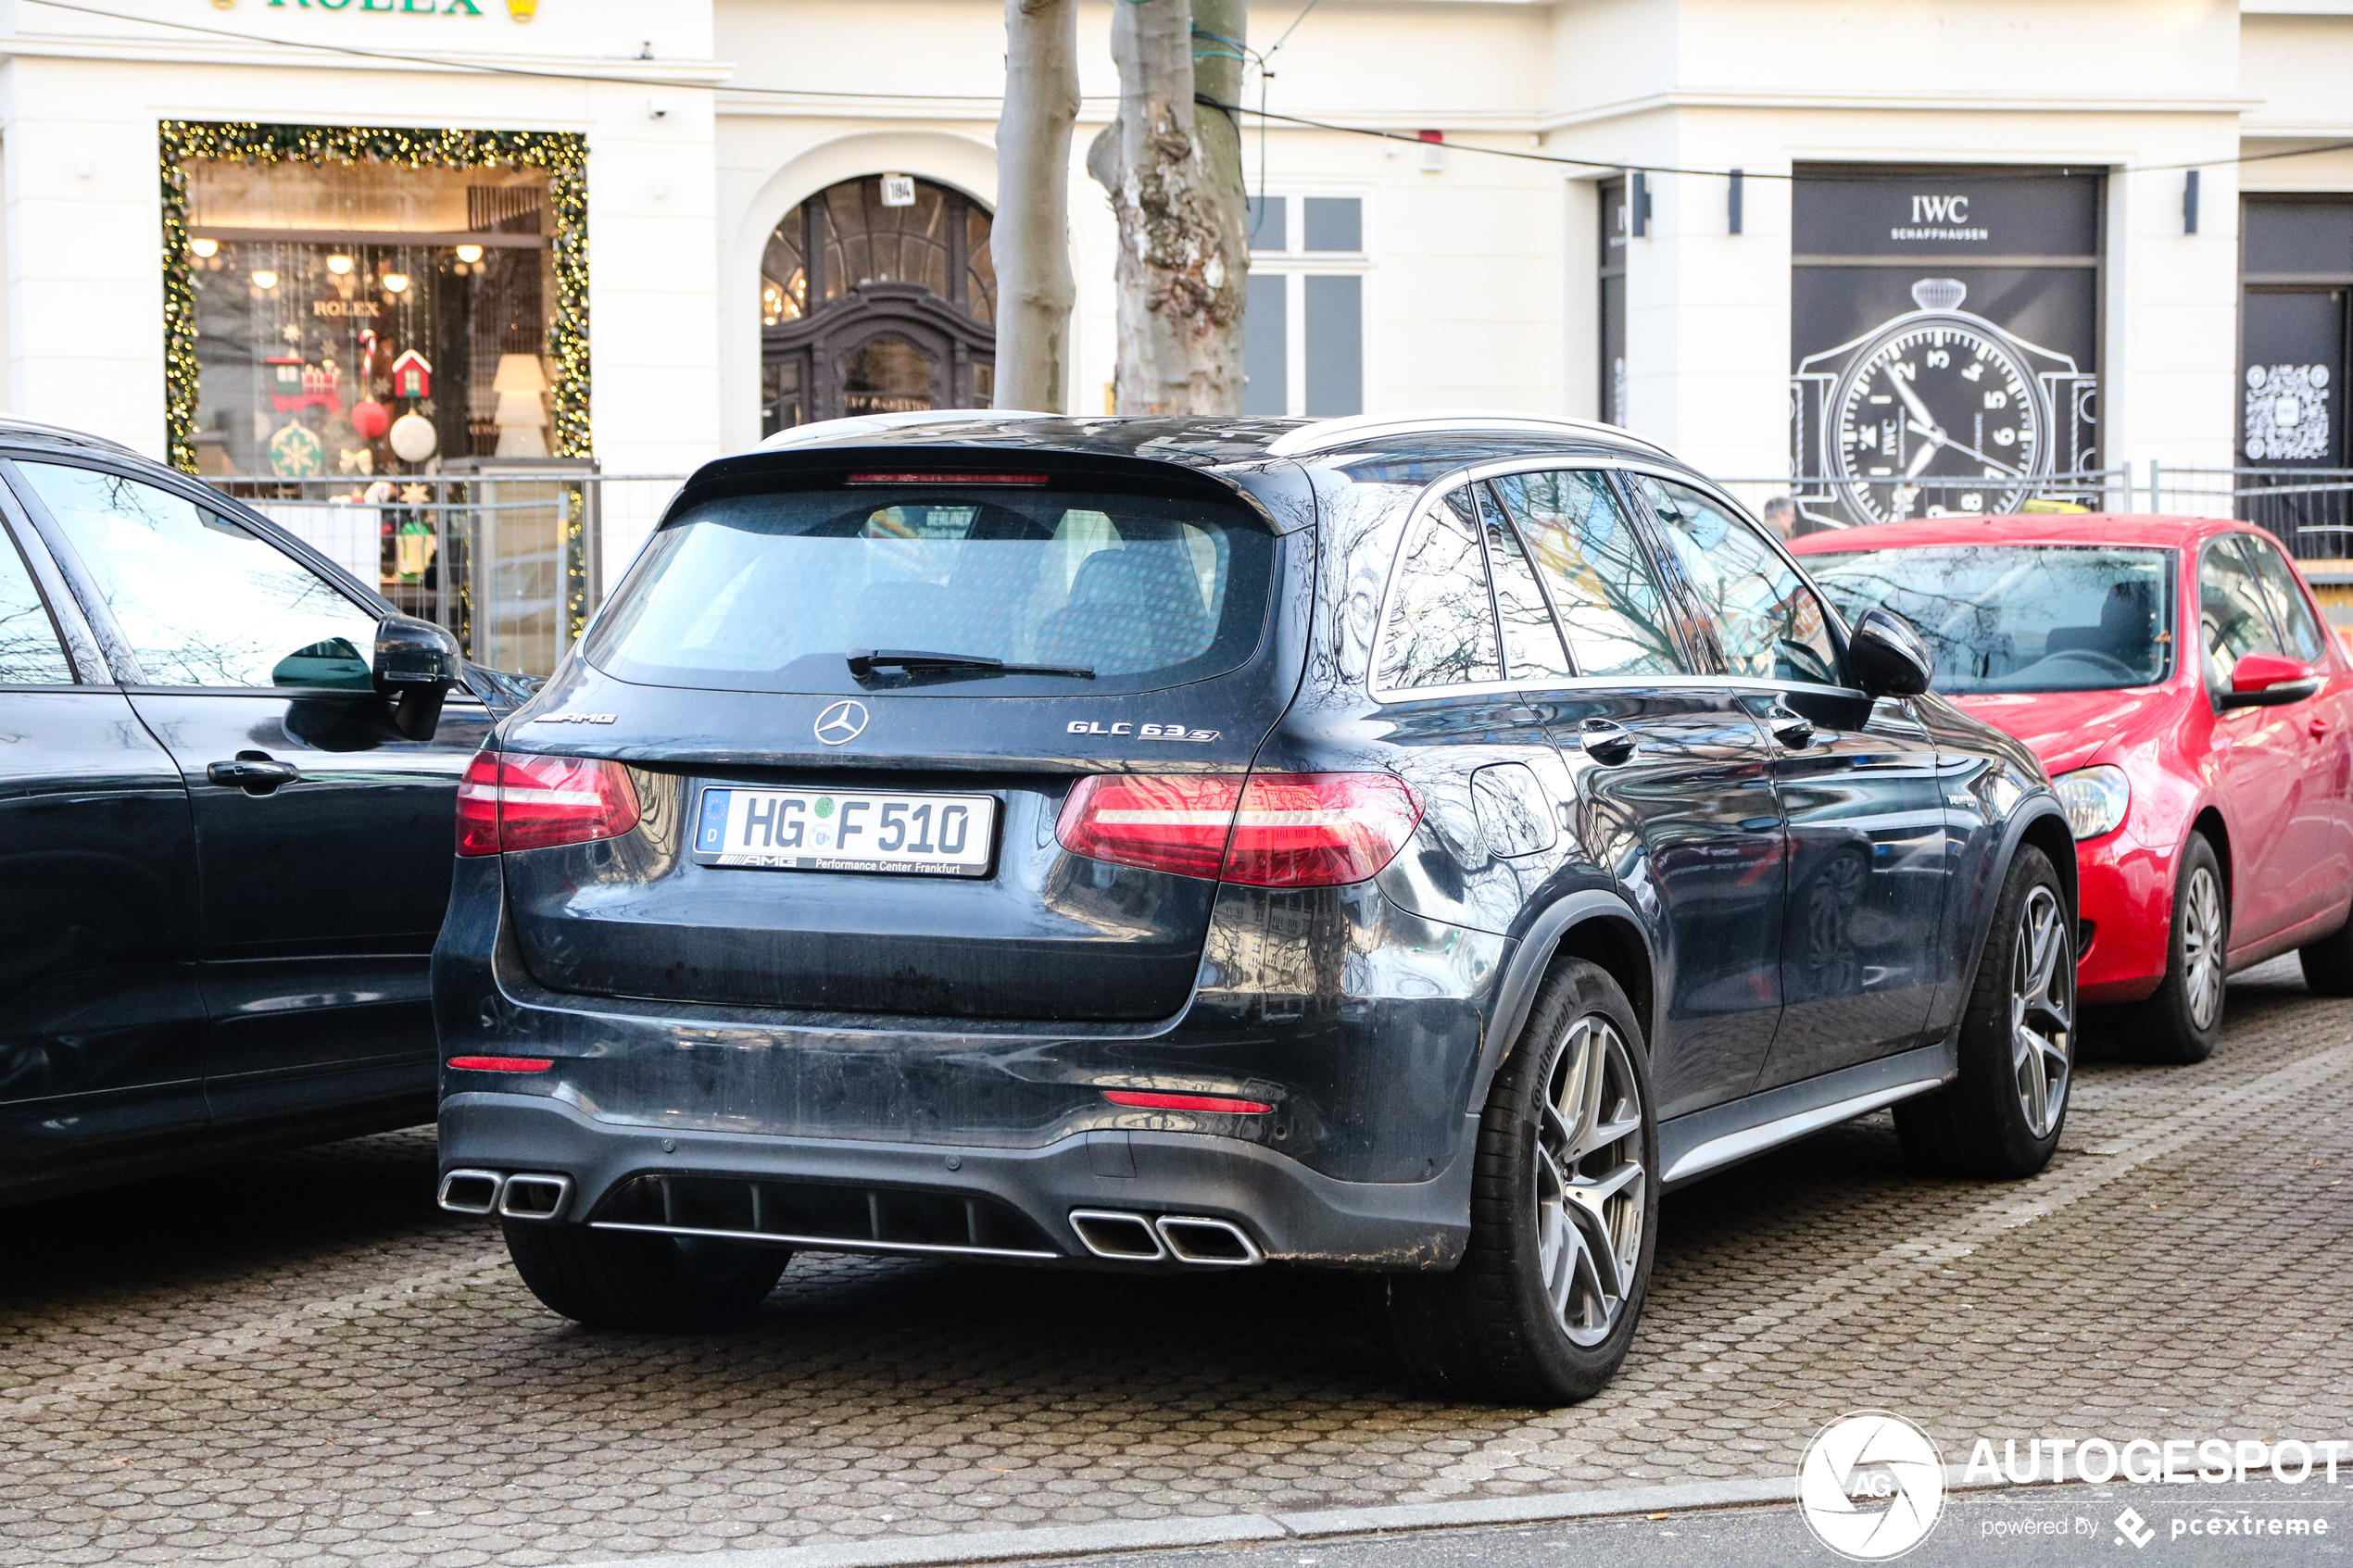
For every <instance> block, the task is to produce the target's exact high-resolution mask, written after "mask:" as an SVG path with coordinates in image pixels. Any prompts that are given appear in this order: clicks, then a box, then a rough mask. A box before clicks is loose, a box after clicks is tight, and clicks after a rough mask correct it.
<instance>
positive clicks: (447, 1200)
mask: <svg viewBox="0 0 2353 1568" xmlns="http://www.w3.org/2000/svg"><path fill="white" fill-rule="evenodd" d="M437 1201H439V1203H440V1205H441V1207H443V1208H444V1209H447V1210H449V1211H450V1212H451V1213H453V1214H496V1215H497V1216H498V1217H499V1218H501V1219H506V1220H560V1219H561V1218H563V1213H564V1210H565V1209H566V1208H568V1207H569V1206H570V1205H571V1203H572V1178H571V1177H570V1176H566V1175H562V1174H560V1173H554V1172H537V1171H525V1172H520V1173H516V1174H514V1175H511V1176H510V1175H508V1174H506V1173H504V1172H500V1171H462V1170H461V1171H452V1172H450V1173H448V1174H447V1175H446V1176H444V1177H442V1178H441V1192H440V1194H439V1197H438V1199H437Z"/></svg>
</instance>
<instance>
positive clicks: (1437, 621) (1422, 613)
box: [1378, 490, 1504, 691]
mask: <svg viewBox="0 0 2353 1568" xmlns="http://www.w3.org/2000/svg"><path fill="white" fill-rule="evenodd" d="M1378 671H1379V674H1378V684H1379V685H1380V686H1381V687H1382V688H1384V689H1385V690H1389V691H1413V690H1416V689H1417V688H1419V687H1423V686H1453V685H1462V684H1467V683H1471V682H1477V681H1500V680H1502V679H1503V678H1504V669H1503V659H1502V657H1501V655H1500V653H1499V651H1498V649H1497V647H1496V641H1495V608H1494V603H1493V600H1492V599H1491V597H1490V596H1489V593H1488V586H1487V560H1486V557H1485V555H1484V554H1483V553H1482V552H1481V550H1480V549H1479V544H1478V523H1477V521H1476V520H1475V519H1474V518H1473V517H1472V515H1471V506H1470V502H1469V498H1468V495H1467V493H1466V492H1465V491H1461V490H1457V491H1455V492H1454V493H1453V495H1449V496H1448V497H1447V498H1446V500H1445V501H1444V502H1443V503H1441V504H1440V505H1438V506H1435V507H1432V508H1429V509H1428V511H1427V512H1425V513H1424V514H1423V516H1422V521H1421V522H1420V523H1419V524H1418V525H1416V529H1415V531H1414V533H1413V534H1412V535H1411V537H1410V539H1409V541H1408V543H1407V545H1406V546H1405V555H1404V558H1403V561H1401V562H1400V564H1399V569H1398V573H1397V587H1396V589H1395V591H1394V592H1393V593H1392V594H1391V595H1390V608H1389V624H1388V626H1387V628H1386V630H1385V632H1384V634H1383V636H1382V639H1381V653H1380V659H1379V663H1378Z"/></svg>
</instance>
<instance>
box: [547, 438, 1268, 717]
mask: <svg viewBox="0 0 2353 1568" xmlns="http://www.w3.org/2000/svg"><path fill="white" fill-rule="evenodd" d="M1274 558H1275V550H1274V542H1273V538H1272V536H1271V535H1269V534H1268V533H1266V531H1265V528H1264V527H1262V526H1260V525H1258V524H1257V523H1256V522H1255V521H1254V520H1253V519H1252V518H1251V517H1250V516H1249V514H1247V513H1245V512H1243V511H1242V510H1241V508H1239V507H1234V506H1227V505H1221V504H1218V503H1215V502H1212V501H1202V500H1195V499H1189V498H1178V497H1174V496H1162V495H1144V494H1125V493H1120V492H1104V491H1097V490H1092V489H1088V490H1060V489H1055V488H1051V487H1044V486H1041V487H1038V488H1035V489H1033V488H1029V487H1027V486H1016V485H1010V484H1007V485H983V484H961V483H938V484H920V485H914V484H895V483H894V484H876V485H874V486H871V487H866V486H862V487H860V488H857V489H851V490H839V489H834V490H807V491H791V492H780V493H770V494H763V495H736V496H727V497H724V498H719V499H714V500H710V501H706V502H703V503H702V504H700V505H698V506H696V507H694V508H692V509H690V510H689V511H687V512H686V514H685V515H684V516H682V517H680V518H679V519H677V520H676V521H672V522H669V523H666V524H664V525H663V527H662V528H661V531H660V532H659V533H656V534H655V535H654V537H653V539H652V541H651V542H650V543H649V544H648V545H647V546H646V549H645V553H644V554H643V556H641V557H640V558H639V560H638V564H637V565H636V567H635V568H634V569H633V570H632V571H631V574H630V578H629V581H628V583H627V584H626V585H625V586H624V587H623V590H622V593H621V596H619V597H618V598H617V599H615V600H614V602H613V604H612V607H611V608H610V610H609V611H608V612H607V613H606V615H605V617H604V619H603V620H602V621H599V622H598V630H597V631H596V633H593V634H592V635H591V637H590V638H589V642H588V646H587V650H586V652H587V658H588V659H589V662H591V663H592V664H595V665H596V666H597V667H598V669H600V670H603V671H607V672H608V673H610V674H613V675H617V676H619V677H620V678H621V679H623V680H624V681H642V682H646V683H648V684H655V685H670V686H686V687H690V688H695V689H700V690H719V691H755V692H763V691H805V692H829V691H844V692H854V691H858V690H860V689H862V688H860V687H859V686H858V685H857V684H856V683H855V681H854V680H853V678H852V676H851V674H850V672H849V667H848V665H847V664H846V663H845V661H844V660H845V656H846V655H847V654H849V652H850V651H852V650H854V649H861V648H883V649H898V650H907V649H917V650H923V651H926V652H933V653H950V654H961V655H971V656H975V657H978V658H982V659H1000V660H1003V661H1005V662H1008V663H1015V664H1051V665H1056V666H1067V667H1072V668H1080V669H1086V670H1090V671H1093V672H1094V679H1093V680H1092V682H1091V684H1088V685H1087V686H1085V687H1083V688H1073V687H1072V686H1071V684H1070V680H1071V677H1067V676H1063V677H1055V676H1041V675H1035V674H1032V675H1028V676H1023V675H1014V676H1011V677H1002V678H1000V677H993V676H992V677H988V680H989V682H990V684H989V685H988V687H987V689H986V690H984V691H978V692H976V691H975V687H974V684H973V682H974V681H975V680H977V679H980V678H981V677H977V676H974V675H973V674H972V673H971V672H970V671H964V672H963V673H961V674H960V673H958V672H956V671H947V672H946V673H944V674H941V675H939V676H937V678H935V677H933V676H930V675H926V676H925V678H924V680H923V681H921V682H918V683H917V684H919V685H920V684H935V685H937V684H947V685H949V686H950V687H952V688H953V689H954V690H956V691H957V692H959V693H961V694H963V695H983V696H1022V695H1034V694H1035V692H1036V690H1038V689H1039V687H1040V685H1041V684H1042V685H1043V687H1044V689H1051V690H1054V691H1055V692H1057V694H1058V695H1073V696H1077V695H1100V694H1103V693H1108V692H1131V691H1144V690H1151V689H1155V688H1159V687H1164V686H1171V685H1176V684H1180V683H1183V682H1188V681H1198V680H1202V679H1205V678H1207V677H1209V676H1213V675H1218V674H1223V673H1224V672H1226V671H1229V670H1233V669H1235V668H1237V667H1238V666H1239V665H1240V664H1241V663H1242V662H1243V660H1245V659H1248V658H1249V657H1250V655H1251V653H1252V650H1253V649H1255V648H1256V646H1258V641H1259V635H1260V632H1261V629H1262V627H1263V626H1264V624H1265V607H1266V597H1267V590H1268V585H1269V581H1270V579H1271V577H1272V575H1273V571H1274ZM1025 680H1026V681H1028V682H1030V683H1031V684H1030V686H1029V687H1027V688H1025V687H1024V685H1023V684H1022V683H1023V682H1024V681H1025Z"/></svg>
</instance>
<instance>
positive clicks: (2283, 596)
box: [2239, 533, 2328, 664]
mask: <svg viewBox="0 0 2353 1568" xmlns="http://www.w3.org/2000/svg"><path fill="white" fill-rule="evenodd" d="M2239 548H2241V549H2243V550H2245V551H2246V557H2247V559H2249V560H2251V561H2253V562H2254V563H2255V575H2256V577H2257V579H2258V580H2259V581H2260V582H2261V583H2262V584H2263V592H2264V596H2265V597H2267V598H2269V599H2270V600H2271V616H2272V619H2274V620H2275V621H2278V622H2279V624H2280V630H2281V631H2282V632H2283V633H2285V634H2286V636H2287V642H2288V646H2289V647H2291V648H2293V649H2295V650H2296V658H2298V659H2302V660H2303V661H2304V662H2305V663H2307V664H2318V663H2320V662H2321V660H2322V659H2324V658H2326V657H2327V649H2328V633H2326V632H2323V631H2322V630H2321V623H2320V622H2319V621H2315V620H2314V619H2313V618H2312V607H2311V606H2310V605H2309V604H2307V603H2305V602H2304V591H2303V590H2302V589H2301V588H2299V587H2297V586H2296V572H2295V570H2294V569H2293V568H2291V567H2290V566H2289V565H2288V564H2287V562H2285V561H2284V560H2282V559H2281V558H2280V552H2279V547H2278V546H2275V545H2273V544H2272V543H2271V541H2270V540H2268V539H2258V538H2256V537H2255V536H2254V535H2253V534H2251V533H2242V534H2240V535H2239Z"/></svg>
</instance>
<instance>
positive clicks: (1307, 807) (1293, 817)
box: [1054, 773, 1421, 887]
mask: <svg viewBox="0 0 2353 1568" xmlns="http://www.w3.org/2000/svg"><path fill="white" fill-rule="evenodd" d="M1420 821H1421V803H1420V802H1419V801H1417V800H1416V799H1415V798H1414V794H1413V791H1411V790H1409V789H1407V788H1406V787H1405V785H1404V784H1403V782H1401V781H1400V780H1398V779H1396V778H1395V777H1393V776H1391V775H1390V774H1388V773H1252V774H1251V775H1250V776H1249V779H1248V782H1247V783H1245V782H1243V781H1242V780H1241V779H1239V778H1238V777H1237V776H1235V775H1233V774H1231V773H1226V774H1215V773H1210V774H1202V773H1160V774H1139V775H1123V774H1098V775H1096V776H1095V777H1092V778H1087V779H1082V780H1080V781H1079V783H1078V786H1077V787H1076V789H1073V790H1072V791H1071V792H1070V798H1069V799H1068V800H1067V801H1066V802H1064V803H1063V810H1062V817H1061V820H1060V821H1059V822H1056V823H1055V826H1054V836H1055V837H1056V838H1057V839H1059V840H1060V841H1061V843H1062V846H1063V848H1065V849H1067V850H1069V851H1070V852H1071V853H1072V854H1074V855H1084V856H1086V857H1087V858H1088V859H1094V860H1110V861H1113V862H1114V863H1116V864H1119V865H1125V866H1142V867H1144V868H1146V869H1147V870H1150V871H1160V872H1176V873H1177V874H1178V875H1180V876H1198V877H1213V876H1214V877H1217V878H1219V879H1220V880H1222V881H1226V882H1237V883H1242V884H1247V885H1249V886H1252V887H1337V886H1340V885H1341V884H1346V883H1351V882H1362V881H1364V880H1365V878H1366V877H1369V876H1371V875H1373V874H1374V873H1375V872H1378V871H1379V870H1380V869H1381V868H1382V867H1383V866H1385V865H1387V864H1389V862H1390V859H1393V858H1394V857H1395V856H1396V854H1397V851H1398V850H1400V849H1402V848H1403V847H1404V845H1405V840H1406V839H1407V838H1409V837H1411V836H1412V834H1413V832H1414V825H1415V824H1416V822H1420Z"/></svg>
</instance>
